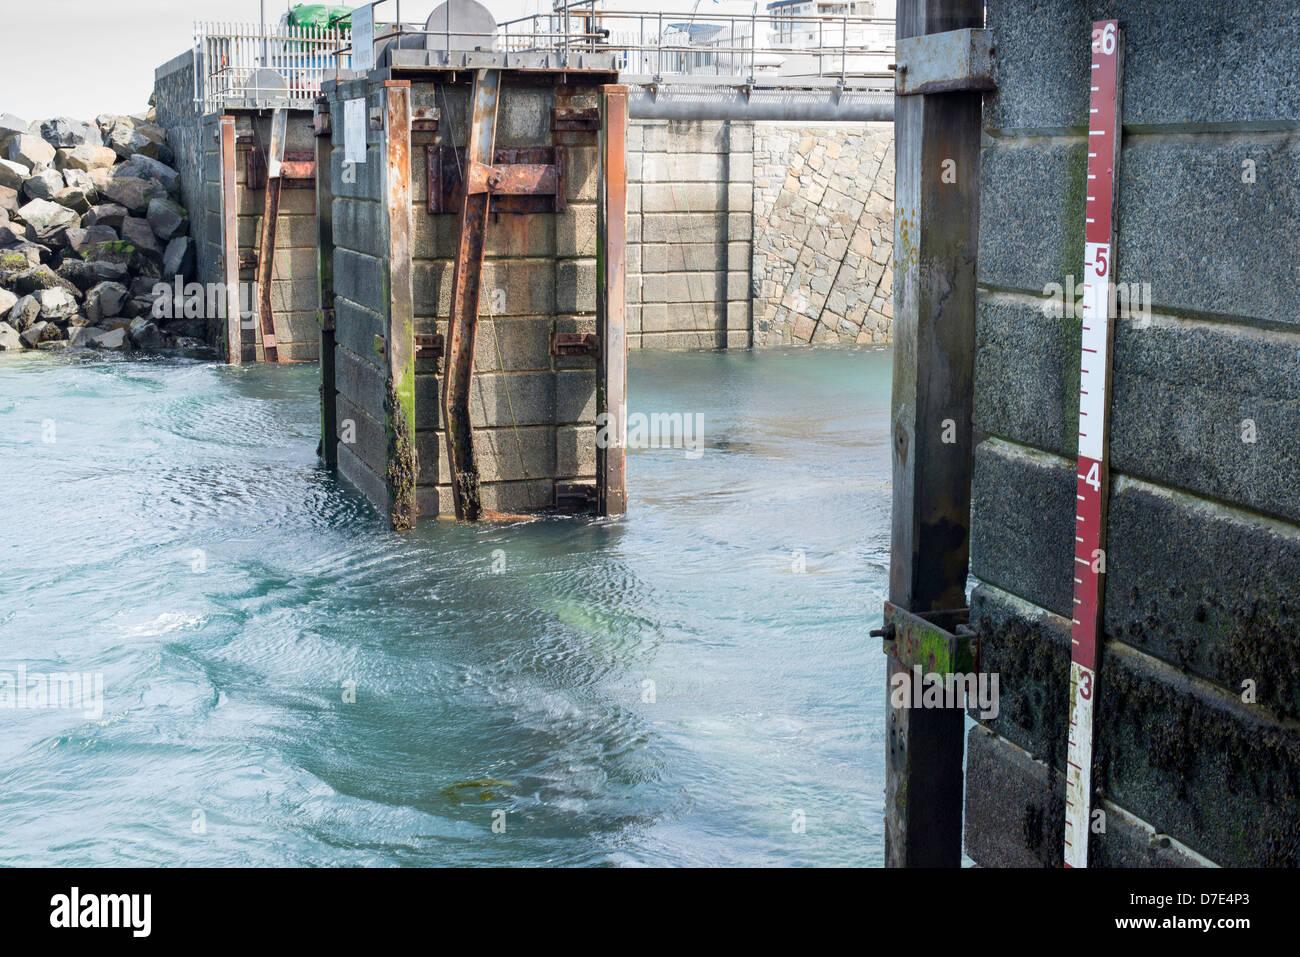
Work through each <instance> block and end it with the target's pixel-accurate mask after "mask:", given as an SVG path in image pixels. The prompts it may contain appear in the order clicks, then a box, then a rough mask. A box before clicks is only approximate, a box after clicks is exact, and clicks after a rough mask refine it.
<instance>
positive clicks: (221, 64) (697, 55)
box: [194, 0, 894, 113]
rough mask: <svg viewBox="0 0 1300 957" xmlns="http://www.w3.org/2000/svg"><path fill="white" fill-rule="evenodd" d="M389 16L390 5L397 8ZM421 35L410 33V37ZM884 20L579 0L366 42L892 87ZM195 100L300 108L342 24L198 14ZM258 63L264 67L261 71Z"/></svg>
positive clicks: (329, 58) (638, 73)
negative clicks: (593, 56)
mask: <svg viewBox="0 0 1300 957" xmlns="http://www.w3.org/2000/svg"><path fill="white" fill-rule="evenodd" d="M399 16H400V13H399ZM417 37H419V38H423V39H422V40H416V39H415V38H417ZM893 38H894V21H893V20H889V19H883V18H878V17H866V16H851V15H848V14H833V15H819V14H812V13H801V14H798V15H797V16H794V17H792V16H786V15H780V14H775V13H770V12H768V13H761V14H760V13H759V12H758V11H757V8H755V10H754V12H752V13H750V14H724V13H717V14H712V13H710V14H708V15H704V14H700V13H697V12H694V11H692V12H670V11H662V10H656V11H623V10H619V11H602V10H599V9H597V8H596V2H595V0H580V2H575V3H571V4H569V5H567V6H565V7H563V8H560V9H557V10H555V11H553V12H551V13H545V14H536V15H533V16H526V17H519V18H517V19H514V20H507V21H504V22H502V23H499V24H498V25H497V28H496V32H495V34H492V35H486V34H485V35H482V36H481V37H480V35H478V34H467V33H466V31H464V30H463V29H457V28H456V27H455V26H451V27H450V28H449V29H444V30H441V31H439V30H437V29H436V28H432V27H426V26H425V25H423V24H403V23H401V22H400V20H399V21H398V22H393V23H377V24H376V27H375V37H374V40H375V42H376V45H380V44H383V43H386V42H388V43H397V44H401V45H405V44H407V43H410V42H411V41H413V40H414V41H415V42H417V43H419V44H420V45H421V46H423V47H424V48H425V49H427V50H430V51H435V52H436V51H444V52H452V47H453V44H454V43H459V44H465V43H466V42H469V43H471V44H473V45H477V43H476V41H477V40H479V39H481V40H482V41H483V42H482V45H483V46H484V47H488V46H494V47H495V49H496V50H497V51H499V52H504V53H506V54H507V55H510V54H551V55H554V56H555V57H556V58H557V59H558V60H559V61H560V62H562V63H565V64H567V63H568V57H569V54H571V53H598V54H602V55H608V56H610V57H611V58H612V60H613V62H615V63H616V64H617V65H618V69H619V71H620V73H621V74H622V76H621V79H622V81H623V82H625V83H628V84H629V85H634V86H636V85H641V86H658V85H659V84H664V83H667V84H680V83H688V84H701V83H704V84H707V83H710V82H712V83H721V84H724V85H735V86H748V85H753V84H759V85H763V86H768V87H781V86H788V87H791V88H809V87H817V86H821V85H826V84H834V85H836V86H839V87H851V88H854V89H860V90H862V89H865V90H881V91H883V90H887V89H891V88H892V86H893V74H892V73H890V72H889V71H888V67H889V65H890V63H891V61H892V60H893V59H894V55H893V46H894V41H893ZM194 65H195V69H194V101H195V104H196V106H197V107H198V108H199V109H201V110H202V111H203V112H205V113H206V112H213V111H217V110H221V109H223V108H226V107H229V106H236V105H238V106H266V105H271V104H275V105H286V106H289V107H291V108H298V109H310V108H311V107H312V102H313V100H314V99H315V98H316V97H317V96H318V95H319V93H320V90H321V84H322V82H323V81H324V80H327V79H333V78H335V77H337V76H338V72H339V71H340V70H348V69H351V66H352V38H351V36H350V34H349V32H348V31H347V30H340V29H320V28H316V27H298V26H286V25H283V24H279V25H268V26H266V27H265V28H263V27H262V26H260V25H258V24H244V23H223V22H201V23H196V24H195V29H194ZM262 71H271V72H270V73H265V72H262Z"/></svg>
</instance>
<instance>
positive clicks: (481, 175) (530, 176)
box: [465, 163, 556, 196]
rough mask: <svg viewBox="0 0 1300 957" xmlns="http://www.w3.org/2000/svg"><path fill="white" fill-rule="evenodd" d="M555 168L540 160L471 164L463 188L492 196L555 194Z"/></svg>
mask: <svg viewBox="0 0 1300 957" xmlns="http://www.w3.org/2000/svg"><path fill="white" fill-rule="evenodd" d="M555 180H556V170H555V167H554V166H551V165H546V164H542V163H513V164H505V163H503V164H500V165H497V164H494V165H492V166H488V165H486V164H484V163H470V165H469V178H468V180H466V183H465V189H466V190H468V191H469V192H471V193H491V194H492V195H493V196H554V195H555Z"/></svg>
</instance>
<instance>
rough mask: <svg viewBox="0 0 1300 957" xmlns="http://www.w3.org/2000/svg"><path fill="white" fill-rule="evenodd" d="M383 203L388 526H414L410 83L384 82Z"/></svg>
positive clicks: (415, 469)
mask: <svg viewBox="0 0 1300 957" xmlns="http://www.w3.org/2000/svg"><path fill="white" fill-rule="evenodd" d="M383 117H384V119H383V122H384V143H385V151H386V152H385V162H384V203H385V207H386V213H387V220H388V257H387V259H388V261H387V263H386V268H387V271H388V275H387V277H386V278H387V281H388V290H389V292H388V328H387V329H386V330H385V337H384V339H385V341H384V351H385V354H386V357H387V363H388V381H387V383H386V392H387V394H386V395H385V397H384V419H385V423H384V426H385V432H386V433H387V438H388V474H387V476H385V478H386V480H387V483H388V496H389V521H390V523H391V525H392V526H393V528H395V529H399V530H406V529H410V528H413V527H414V526H415V521H416V514H417V511H418V508H417V503H416V496H415V489H416V483H417V481H418V478H419V464H418V462H417V461H416V453H415V297H414V294H413V290H412V287H411V252H412V250H411V243H412V234H413V232H414V230H413V228H412V223H411V219H412V210H411V84H410V82H409V81H407V80H386V81H384V101H383Z"/></svg>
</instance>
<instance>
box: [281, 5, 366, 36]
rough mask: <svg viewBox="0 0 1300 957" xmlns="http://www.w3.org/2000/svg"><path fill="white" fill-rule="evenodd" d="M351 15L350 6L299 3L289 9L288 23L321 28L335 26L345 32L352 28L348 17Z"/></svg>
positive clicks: (296, 25)
mask: <svg viewBox="0 0 1300 957" xmlns="http://www.w3.org/2000/svg"><path fill="white" fill-rule="evenodd" d="M351 16H352V8H351V7H339V6H331V5H330V4H326V3H300V4H298V5H297V6H296V7H294V8H293V9H292V10H290V11H289V25H290V26H294V27H317V28H319V29H322V30H325V29H329V28H333V27H337V28H338V29H340V30H342V31H344V32H345V33H346V32H348V31H350V30H351V29H352V23H351V21H350V20H349V19H348V18H349V17H351Z"/></svg>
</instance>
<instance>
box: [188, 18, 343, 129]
mask: <svg viewBox="0 0 1300 957" xmlns="http://www.w3.org/2000/svg"><path fill="white" fill-rule="evenodd" d="M347 43H348V35H347V32H346V31H344V30H340V29H337V28H336V29H325V28H318V27H312V26H293V25H287V24H267V25H265V27H263V26H262V25H260V24H256V23H233V22H224V23H221V22H200V23H196V24H195V25H194V103H195V106H196V107H197V108H198V109H199V110H200V111H202V112H204V113H211V112H215V111H219V110H221V109H224V108H226V107H227V106H230V105H232V104H239V105H244V106H258V105H269V104H275V105H284V106H288V107H290V108H294V109H311V106H312V102H313V101H314V100H315V99H316V97H317V96H319V95H320V90H321V83H322V82H323V81H324V80H326V79H331V78H333V77H335V76H337V75H338V71H339V70H340V69H344V70H346V69H348V68H349V66H350V65H351V57H350V55H349V54H348V53H347V52H346V49H345V47H346V45H347ZM263 71H270V72H263Z"/></svg>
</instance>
